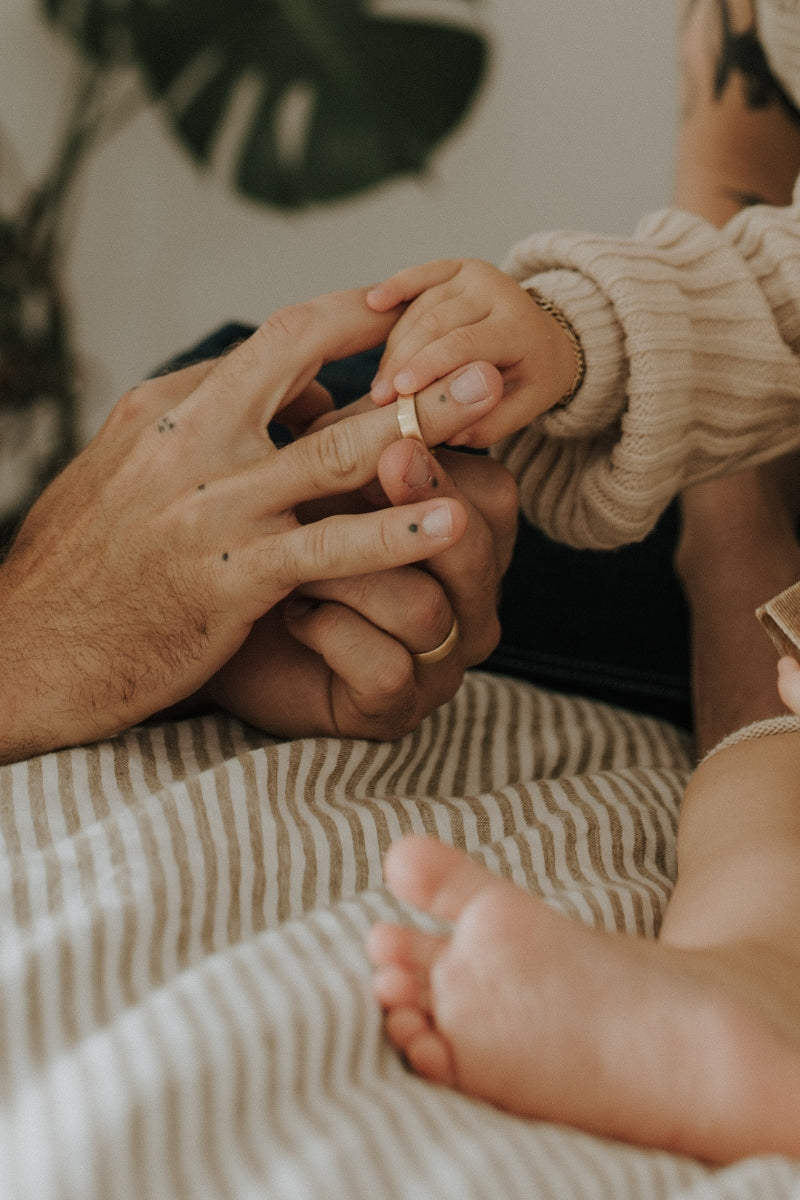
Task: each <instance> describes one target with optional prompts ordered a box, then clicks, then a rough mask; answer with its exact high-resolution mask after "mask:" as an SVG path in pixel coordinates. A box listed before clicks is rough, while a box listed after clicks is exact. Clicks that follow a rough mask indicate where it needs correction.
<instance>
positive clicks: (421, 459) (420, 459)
mask: <svg viewBox="0 0 800 1200" xmlns="http://www.w3.org/2000/svg"><path fill="white" fill-rule="evenodd" d="M432 478H433V476H432V475H431V468H430V464H429V462H428V456H427V454H425V453H424V452H423V451H422V449H421V448H420V447H419V446H415V447H414V453H413V455H412V456H411V461H410V462H409V464H408V466H407V467H406V470H405V474H404V475H403V483H404V484H405V485H406V487H410V488H419V487H424V486H425V484H426V483H430V481H431V479H432Z"/></svg>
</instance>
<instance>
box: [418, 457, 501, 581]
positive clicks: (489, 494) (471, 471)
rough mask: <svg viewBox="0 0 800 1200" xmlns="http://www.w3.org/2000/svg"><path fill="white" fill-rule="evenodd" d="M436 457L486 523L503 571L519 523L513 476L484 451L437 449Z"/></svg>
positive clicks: (497, 560) (462, 494)
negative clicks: (477, 452) (482, 452)
mask: <svg viewBox="0 0 800 1200" xmlns="http://www.w3.org/2000/svg"><path fill="white" fill-rule="evenodd" d="M437 458H438V459H439V462H440V464H441V466H442V467H443V468H444V469H445V471H447V473H448V474H449V476H450V478H451V479H452V480H453V482H454V483H455V484H456V485H457V486H458V488H459V489H460V494H461V497H462V499H463V500H464V501H466V502H467V503H469V504H471V505H473V506H474V507H475V508H476V509H477V510H478V512H479V513H480V514H481V516H482V517H483V519H484V521H485V522H486V523H487V525H488V526H489V529H490V531H491V533H492V540H493V544H494V551H495V559H496V562H497V569H498V571H499V573H500V575H501V576H502V575H504V574H505V572H506V571H507V570H508V566H509V563H510V562H511V556H512V554H513V553H514V545H515V543H516V540H517V529H518V525H519V493H518V489H517V485H516V482H515V481H514V477H513V476H512V475H511V473H510V472H509V471H507V470H506V468H505V467H503V466H501V464H500V463H498V462H495V460H494V459H493V458H488V457H487V456H485V455H480V456H478V455H475V454H459V453H457V452H455V451H447V450H440V451H438V452H437Z"/></svg>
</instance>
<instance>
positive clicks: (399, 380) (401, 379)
mask: <svg viewBox="0 0 800 1200" xmlns="http://www.w3.org/2000/svg"><path fill="white" fill-rule="evenodd" d="M394 386H395V387H396V388H397V390H398V392H399V393H400V395H401V396H410V395H411V393H412V392H415V391H416V388H415V387H414V373H413V371H400V372H399V374H397V375H395V377H394Z"/></svg>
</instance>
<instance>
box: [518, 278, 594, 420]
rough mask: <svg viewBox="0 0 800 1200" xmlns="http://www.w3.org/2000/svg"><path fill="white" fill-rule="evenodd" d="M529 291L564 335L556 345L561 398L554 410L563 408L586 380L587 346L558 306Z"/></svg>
mask: <svg viewBox="0 0 800 1200" xmlns="http://www.w3.org/2000/svg"><path fill="white" fill-rule="evenodd" d="M525 291H526V292H527V293H528V295H529V296H530V297H531V299H532V300H533V301H534V303H535V304H536V305H537V307H538V308H539V309H541V311H542V312H543V313H545V314H546V315H547V316H548V317H550V318H551V319H552V321H553V322H554V324H555V325H557V326H558V327H559V329H560V331H561V336H560V337H559V336H558V335H556V338H555V344H556V346H557V347H558V351H557V355H556V357H557V362H556V364H555V365H556V369H557V375H558V386H557V389H556V391H557V397H556V399H555V400H554V401H553V403H552V404H551V405H550V408H559V407H563V406H564V405H566V404H569V402H570V400H572V399H573V397H574V396H575V395H576V394H577V392H578V391H579V390H580V387H581V384H582V383H583V380H584V378H585V376H586V356H585V354H584V352H583V346H582V345H581V341H580V338H579V337H578V335H577V333H576V332H575V329H574V328H573V326H572V324H571V322H570V321H569V320H568V319H567V317H566V316H565V315H564V313H563V312H562V311H561V309H560V308H559V307H558V305H557V304H554V303H553V301H552V300H548V299H547V297H546V296H543V295H542V294H541V292H539V291H538V290H537V289H536V288H535V287H526V288H525Z"/></svg>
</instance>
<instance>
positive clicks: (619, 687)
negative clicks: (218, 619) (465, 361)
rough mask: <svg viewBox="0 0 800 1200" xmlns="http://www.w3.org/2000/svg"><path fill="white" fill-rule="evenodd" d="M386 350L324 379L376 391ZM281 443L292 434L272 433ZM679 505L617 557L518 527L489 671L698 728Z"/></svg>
mask: <svg viewBox="0 0 800 1200" xmlns="http://www.w3.org/2000/svg"><path fill="white" fill-rule="evenodd" d="M251 331H252V330H251V327H250V326H246V325H240V324H229V325H225V326H223V327H221V328H220V329H218V330H216V331H215V332H214V333H213V334H211V335H210V336H209V337H208V338H205V339H204V340H203V341H202V342H200V343H199V344H198V345H197V346H195V347H193V348H192V349H191V350H189V351H188V352H187V353H185V354H182V355H180V356H179V357H178V358H176V359H175V360H173V362H172V363H170V364H169V368H172V369H174V368H175V367H178V366H185V365H187V364H188V363H191V362H197V361H200V360H202V359H205V358H209V357H212V356H214V355H216V354H220V353H222V352H223V351H224V350H225V349H227V348H229V347H230V346H231V345H233V344H234V343H236V342H237V341H241V339H242V338H244V337H247V335H248V334H249V333H250V332H251ZM379 359H380V348H377V349H375V350H370V351H367V352H366V353H364V354H358V355H355V356H353V357H352V358H348V359H344V360H342V361H341V362H336V363H329V364H328V365H327V366H325V367H324V368H323V370H322V371H321V372H320V375H319V379H320V382H321V383H323V384H324V385H325V386H326V387H327V388H329V389H330V391H331V392H332V394H333V396H334V399H335V401H336V403H337V404H339V405H342V404H348V403H349V402H350V401H351V400H355V399H357V398H358V397H359V396H362V395H364V393H365V392H367V391H369V387H370V382H371V380H372V377H373V375H374V374H375V370H376V368H377V364H378V361H379ZM271 432H273V434H274V436H275V439H276V441H282V440H285V431H283V430H282V429H281V428H280V427H277V428H273V427H271ZM678 521H679V515H678V508H677V504H673V505H672V506H671V507H670V508H669V509H668V510H667V512H666V513H665V514H664V516H663V517H662V519H661V520H660V521H659V523H658V525H657V526H656V528H655V529H654V530H653V532H652V533H651V534H650V535H649V537H647V538H645V540H644V541H643V542H639V543H637V544H636V545H633V546H625V547H623V548H621V549H619V550H612V551H598V550H573V549H572V548H571V547H569V546H562V545H560V544H559V543H557V542H554V541H552V540H551V539H550V538H548V537H546V536H545V535H544V534H543V533H542V532H541V531H540V530H538V529H535V528H534V527H533V526H531V525H530V524H529V523H528V522H527V521H525V520H524V519H522V520H521V521H520V527H519V535H518V538H517V544H516V548H515V551H514V557H513V560H512V563H511V566H510V568H509V571H508V573H507V574H506V577H505V580H504V582H503V596H502V600H501V604H500V619H501V623H502V628H503V634H502V640H501V642H500V645H499V646H498V648H497V650H496V651H495V652H494V654H493V655H492V656H491V657H490V658H489V659H488V660H487V662H486V663H485V664H482V665H483V667H484V668H485V669H488V670H492V671H496V672H498V673H500V674H504V675H514V676H517V677H520V678H523V679H527V680H530V681H531V682H533V683H537V684H540V685H542V686H544V687H548V688H553V689H555V690H558V691H562V692H569V693H573V694H579V695H583V696H589V697H592V698H594V699H598V700H605V701H607V702H609V703H611V704H618V705H622V706H623V707H625V708H630V709H633V710H635V711H637V712H643V713H649V714H651V715H654V716H658V717H666V718H668V719H669V720H672V721H674V722H676V723H677V724H679V725H682V726H684V727H685V728H691V707H690V689H689V618H688V612H687V608H686V603H685V600H684V597H683V592H682V590H681V587H680V585H679V583H678V581H677V579H676V577H675V574H674V572H673V569H672V555H673V551H674V547H675V540H676V537H677V533H678Z"/></svg>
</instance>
